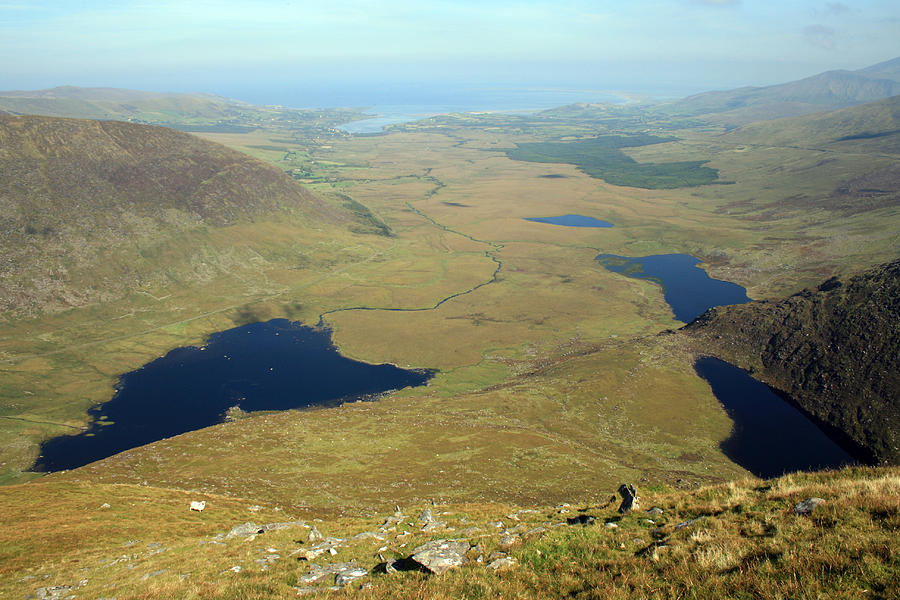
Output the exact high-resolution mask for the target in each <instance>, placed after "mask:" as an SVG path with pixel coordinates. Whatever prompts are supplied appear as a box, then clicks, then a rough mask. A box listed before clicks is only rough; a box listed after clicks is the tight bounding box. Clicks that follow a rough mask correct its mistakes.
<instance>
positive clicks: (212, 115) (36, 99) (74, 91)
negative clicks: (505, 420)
mask: <svg viewBox="0 0 900 600" xmlns="http://www.w3.org/2000/svg"><path fill="white" fill-rule="evenodd" d="M241 106H249V105H246V104H244V103H242V102H240V101H238V100H231V99H228V98H222V97H220V96H214V95H212V94H169V93H159V92H143V91H138V90H125V89H118V88H80V87H75V86H71V85H67V86H61V87H55V88H51V89H47V90H35V91H11V92H2V91H0V112H5V113H8V114H12V115H23V114H32V115H44V116H48V117H76V118H81V119H117V120H127V119H128V118H129V117H132V118H134V117H139V116H141V115H146V116H151V115H152V116H158V117H163V116H168V117H170V118H174V117H176V116H177V117H178V118H183V117H193V118H201V119H223V118H229V117H234V116H238V115H239V114H240V111H239V109H240V107H241Z"/></svg>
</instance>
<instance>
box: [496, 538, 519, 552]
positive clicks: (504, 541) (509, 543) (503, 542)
mask: <svg viewBox="0 0 900 600" xmlns="http://www.w3.org/2000/svg"><path fill="white" fill-rule="evenodd" d="M520 540H521V538H519V536H517V535H503V536H500V547H501V548H503V549H504V550H508V549H510V548H512V547H513V546H515V545H516V544H518V543H519V541H520Z"/></svg>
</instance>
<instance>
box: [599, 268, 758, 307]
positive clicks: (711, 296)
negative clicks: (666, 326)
mask: <svg viewBox="0 0 900 600" xmlns="http://www.w3.org/2000/svg"><path fill="white" fill-rule="evenodd" d="M597 260H598V261H599V262H600V264H602V265H603V266H604V267H606V268H607V269H609V270H610V271H613V272H615V273H621V274H622V275H627V276H628V277H635V278H637V279H648V280H650V281H653V282H656V283H657V284H659V285H660V286H661V287H662V288H663V292H664V294H665V299H666V302H668V303H669V306H671V307H672V312H674V313H675V318H676V319H678V320H679V321H682V322H684V323H690V322H691V321H693V320H694V319H696V318H697V317H699V316H700V315H702V314H703V313H704V312H706V311H707V310H708V309H710V308H712V307H713V306H724V305H726V304H743V303H744V302H750V298H748V297H747V290H746V289H744V288H743V287H741V286H739V285H738V284H736V283H731V282H730V281H722V280H721V279H713V278H712V277H710V276H709V275H707V274H706V271H704V270H703V269H701V268H700V267H698V266H697V265H698V264H699V263H700V262H701V261H700V259H698V258H694V257H693V256H691V255H690V254H655V255H652V256H639V257H636V258H629V257H627V256H616V255H614V254H600V255H599V256H597Z"/></svg>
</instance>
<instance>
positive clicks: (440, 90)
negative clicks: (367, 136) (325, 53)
mask: <svg viewBox="0 0 900 600" xmlns="http://www.w3.org/2000/svg"><path fill="white" fill-rule="evenodd" d="M247 92H248V93H242V94H241V93H239V94H233V97H236V98H239V99H241V100H247V101H249V102H253V103H255V104H281V105H283V106H289V107H291V108H333V107H354V108H365V109H366V111H365V112H366V113H367V114H371V115H375V117H374V118H372V119H365V120H362V121H354V122H352V123H346V124H344V125H342V126H341V128H342V129H344V130H346V131H348V132H350V133H377V132H379V131H381V129H382V128H383V127H384V126H385V125H391V124H394V123H404V122H409V121H417V120H419V119H424V118H427V117H431V116H434V115H442V114H447V113H452V112H505V113H533V112H537V111H541V110H546V109H548V108H554V107H557V106H564V105H566V104H574V103H576V102H608V103H617V104H624V103H626V102H628V100H629V98H628V97H627V96H626V95H624V94H622V95H620V94H617V93H615V92H611V91H606V90H596V89H579V88H576V87H559V86H553V87H538V86H496V85H477V84H455V85H451V84H443V85H435V84H427V85H426V84H421V85H419V84H410V83H407V84H387V83H373V84H370V85H364V84H346V83H341V84H332V85H316V86H314V87H309V88H304V89H290V88H278V89H269V90H266V89H260V88H256V89H254V90H252V91H251V90H247Z"/></svg>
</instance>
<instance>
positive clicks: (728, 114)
mask: <svg viewBox="0 0 900 600" xmlns="http://www.w3.org/2000/svg"><path fill="white" fill-rule="evenodd" d="M898 63H900V58H895V59H893V60H890V61H886V62H883V63H879V64H877V65H872V66H871V67H867V68H864V69H859V70H856V71H844V70H838V71H826V72H825V73H819V74H818V75H813V76H811V77H806V78H804V79H800V80H797V81H791V82H787V83H782V84H777V85H770V86H765V87H744V88H738V89H734V90H726V91H712V92H704V93H701V94H696V95H694V96H688V97H687V98H683V99H681V100H678V101H676V102H672V103H669V104H665V105H663V106H661V107H660V110H662V111H663V112H664V113H666V114H669V115H672V116H679V117H698V116H702V118H703V119H706V120H710V121H713V122H718V123H721V124H727V125H740V124H744V123H748V122H751V121H757V120H763V119H773V118H783V117H790V116H799V115H804V114H809V113H813V112H819V111H822V110H830V109H831V110H833V109H837V108H843V107H847V106H853V105H856V104H863V103H866V102H873V101H875V100H881V99H883V98H888V97H890V96H896V95H898V94H900V78H898V77H897V64H898Z"/></svg>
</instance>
